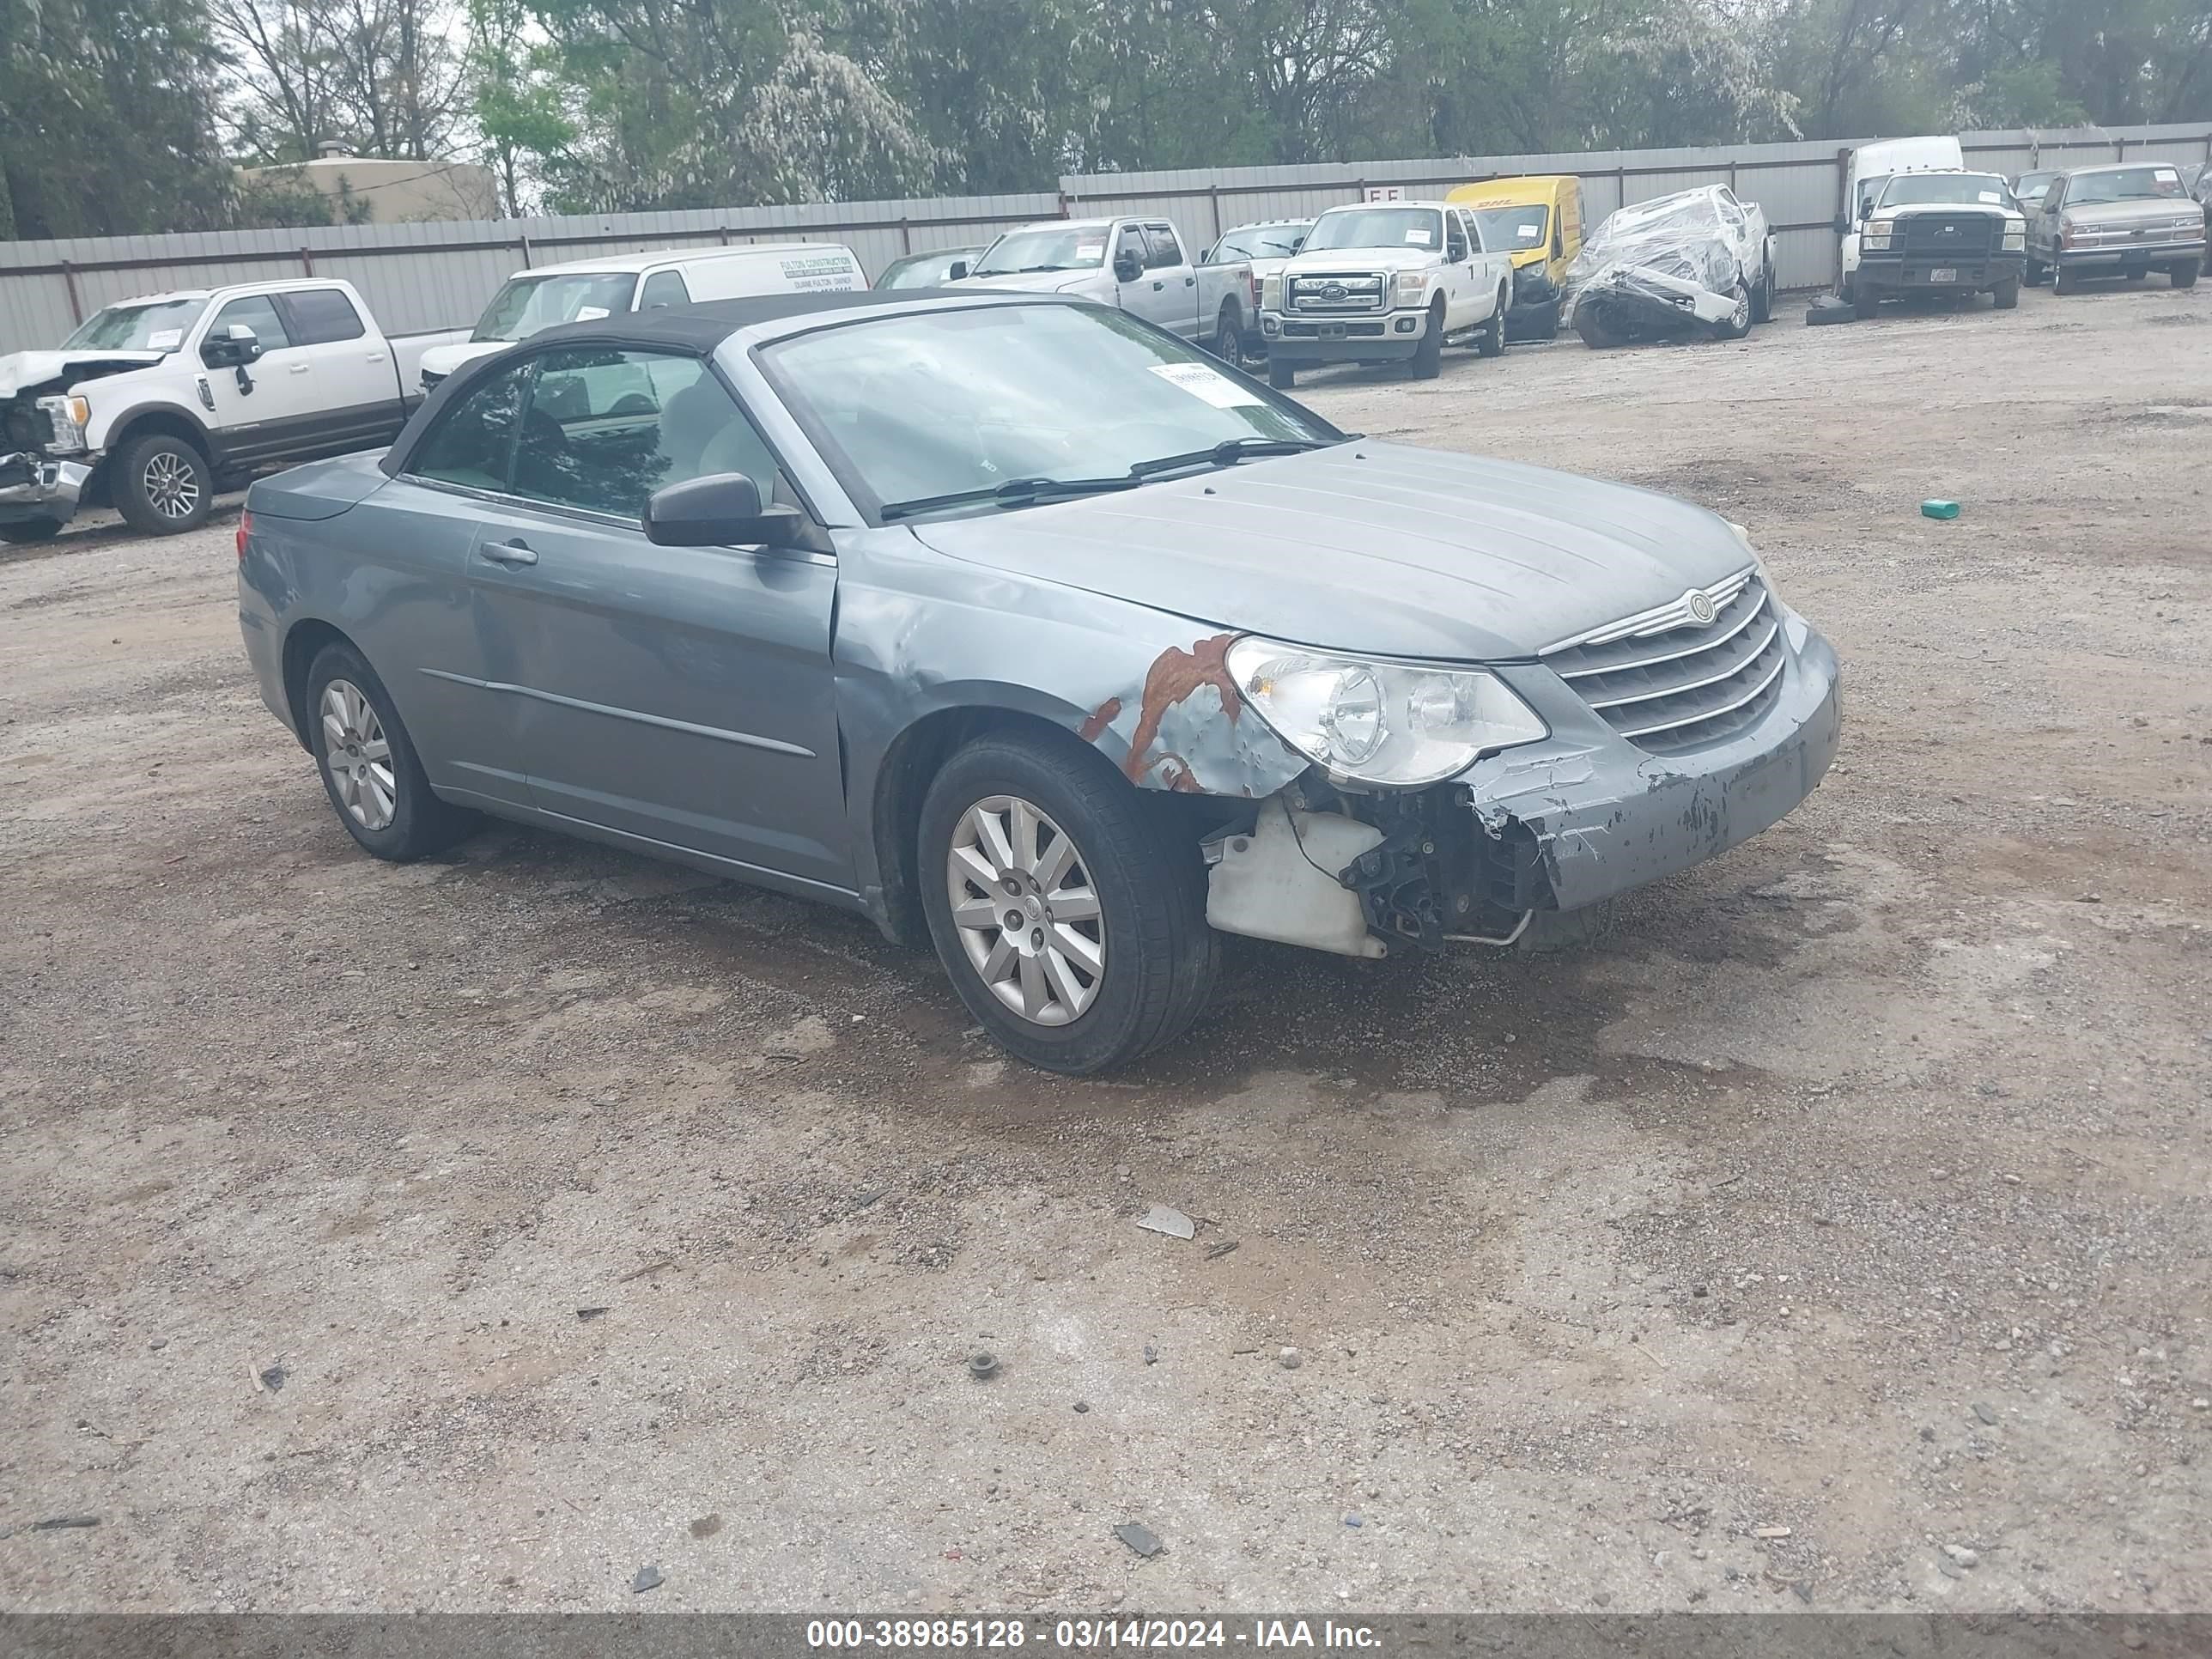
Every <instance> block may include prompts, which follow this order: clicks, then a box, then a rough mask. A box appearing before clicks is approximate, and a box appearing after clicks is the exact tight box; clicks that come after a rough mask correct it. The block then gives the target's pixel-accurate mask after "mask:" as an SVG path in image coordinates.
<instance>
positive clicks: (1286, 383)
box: [1267, 352, 1298, 392]
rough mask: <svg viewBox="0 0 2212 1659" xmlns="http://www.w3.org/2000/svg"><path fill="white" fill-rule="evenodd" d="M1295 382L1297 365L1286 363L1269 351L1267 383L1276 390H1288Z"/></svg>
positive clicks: (1296, 379)
mask: <svg viewBox="0 0 2212 1659" xmlns="http://www.w3.org/2000/svg"><path fill="white" fill-rule="evenodd" d="M1297 383H1298V371H1297V365H1296V364H1295V363H1286V362H1284V361H1283V360H1282V359H1281V358H1280V357H1278V356H1275V355H1274V354H1273V352H1270V353H1269V354H1268V355H1267V384H1268V385H1269V386H1273V387H1274V388H1275V390H1276V391H1278V392H1288V391H1289V390H1290V389H1291V387H1292V386H1296V385H1297Z"/></svg>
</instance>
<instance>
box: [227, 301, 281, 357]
mask: <svg viewBox="0 0 2212 1659" xmlns="http://www.w3.org/2000/svg"><path fill="white" fill-rule="evenodd" d="M240 323H243V324H245V325H246V327H248V328H250V329H252V331H253V337H254V338H255V339H257V340H258V341H260V342H261V349H262V350H263V351H264V352H269V351H282V350H283V349H284V348H285V347H286V346H288V345H290V344H291V343H292V337H291V336H290V335H289V334H288V333H286V332H285V331H284V319H283V318H281V317H279V316H278V315H277V314H276V307H275V306H273V305H271V304H270V301H269V296H268V295H265V294H255V295H249V296H247V297H246V299H243V300H233V301H231V302H230V303H229V304H228V305H227V306H225V307H223V308H222V310H221V311H218V312H216V314H215V321H214V322H212V323H210V324H209V325H208V337H209V338H210V339H221V338H223V337H227V336H228V334H229V333H230V331H231V330H232V329H234V328H235V327H236V326H237V325H239V324H240Z"/></svg>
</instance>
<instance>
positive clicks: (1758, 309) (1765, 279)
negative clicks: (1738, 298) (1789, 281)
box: [1751, 265, 1774, 323]
mask: <svg viewBox="0 0 2212 1659" xmlns="http://www.w3.org/2000/svg"><path fill="white" fill-rule="evenodd" d="M1751 320H1752V321H1753V322H1754V323H1771V322H1772V321H1773V320H1774V267H1773V266H1772V265H1761V266H1760V268H1759V287H1758V288H1757V289H1754V290H1753V293H1752V296H1751Z"/></svg>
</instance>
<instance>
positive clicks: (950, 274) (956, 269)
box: [945, 259, 968, 283]
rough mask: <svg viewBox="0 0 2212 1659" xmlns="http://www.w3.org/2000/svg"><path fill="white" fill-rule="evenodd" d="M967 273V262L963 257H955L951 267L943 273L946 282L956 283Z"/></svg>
mask: <svg viewBox="0 0 2212 1659" xmlns="http://www.w3.org/2000/svg"><path fill="white" fill-rule="evenodd" d="M967 274H968V262H967V261H966V260H965V259H955V260H954V261H953V262H952V269H951V270H948V271H946V272H945V281H946V282H948V283H957V282H958V281H959V280H960V279H961V278H962V277H963V276H966V275H967Z"/></svg>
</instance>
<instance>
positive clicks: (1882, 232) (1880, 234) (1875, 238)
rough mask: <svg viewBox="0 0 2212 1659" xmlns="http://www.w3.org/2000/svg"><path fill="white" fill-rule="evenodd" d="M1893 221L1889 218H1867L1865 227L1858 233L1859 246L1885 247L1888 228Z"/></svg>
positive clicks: (1887, 239)
mask: <svg viewBox="0 0 2212 1659" xmlns="http://www.w3.org/2000/svg"><path fill="white" fill-rule="evenodd" d="M1894 224H1895V221H1894V220H1891V219H1869V220H1868V221H1867V223H1866V228H1865V229H1864V230H1863V231H1862V232H1861V233H1860V234H1859V246H1861V247H1866V248H1886V247H1887V246H1889V233H1890V229H1891V228H1892V227H1893V225H1894Z"/></svg>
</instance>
